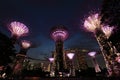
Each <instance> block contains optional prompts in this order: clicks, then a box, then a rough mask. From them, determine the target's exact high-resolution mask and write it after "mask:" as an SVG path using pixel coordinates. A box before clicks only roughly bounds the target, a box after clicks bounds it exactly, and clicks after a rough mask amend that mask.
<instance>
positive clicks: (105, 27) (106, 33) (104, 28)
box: [102, 25, 114, 38]
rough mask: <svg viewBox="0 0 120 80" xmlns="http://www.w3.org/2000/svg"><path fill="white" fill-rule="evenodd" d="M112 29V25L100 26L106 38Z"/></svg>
mask: <svg viewBox="0 0 120 80" xmlns="http://www.w3.org/2000/svg"><path fill="white" fill-rule="evenodd" d="M113 29H114V27H109V26H108V25H107V26H103V27H102V31H103V32H104V34H105V35H106V36H107V37H108V38H109V37H110V35H111V33H112V31H113Z"/></svg>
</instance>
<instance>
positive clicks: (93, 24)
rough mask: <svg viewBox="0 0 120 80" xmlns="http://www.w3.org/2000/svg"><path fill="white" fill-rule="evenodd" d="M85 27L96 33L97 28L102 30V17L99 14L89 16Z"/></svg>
mask: <svg viewBox="0 0 120 80" xmlns="http://www.w3.org/2000/svg"><path fill="white" fill-rule="evenodd" d="M84 27H85V28H86V29H87V30H88V31H90V32H95V29H96V28H100V17H99V15H98V13H97V14H94V15H91V16H89V17H88V18H87V19H86V20H85V22H84Z"/></svg>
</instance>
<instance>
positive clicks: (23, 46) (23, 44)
mask: <svg viewBox="0 0 120 80" xmlns="http://www.w3.org/2000/svg"><path fill="white" fill-rule="evenodd" d="M30 46H31V43H30V41H27V40H23V41H22V48H24V49H27V48H29V47H30Z"/></svg>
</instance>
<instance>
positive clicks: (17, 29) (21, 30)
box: [9, 21, 29, 37]
mask: <svg viewBox="0 0 120 80" xmlns="http://www.w3.org/2000/svg"><path fill="white" fill-rule="evenodd" d="M9 30H10V31H11V33H12V35H15V36H17V37H20V36H24V35H25V34H27V33H28V32H29V29H28V28H27V26H25V25H24V24H23V23H20V22H16V21H14V22H11V24H10V26H9Z"/></svg>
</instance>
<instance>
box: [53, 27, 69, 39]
mask: <svg viewBox="0 0 120 80" xmlns="http://www.w3.org/2000/svg"><path fill="white" fill-rule="evenodd" d="M67 36H68V32H67V31H65V30H60V29H59V30H56V31H54V32H53V33H52V37H53V39H54V40H55V41H56V40H58V39H61V40H63V41H64V40H65V39H66V38H67Z"/></svg>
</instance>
